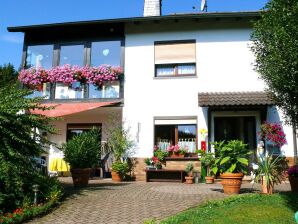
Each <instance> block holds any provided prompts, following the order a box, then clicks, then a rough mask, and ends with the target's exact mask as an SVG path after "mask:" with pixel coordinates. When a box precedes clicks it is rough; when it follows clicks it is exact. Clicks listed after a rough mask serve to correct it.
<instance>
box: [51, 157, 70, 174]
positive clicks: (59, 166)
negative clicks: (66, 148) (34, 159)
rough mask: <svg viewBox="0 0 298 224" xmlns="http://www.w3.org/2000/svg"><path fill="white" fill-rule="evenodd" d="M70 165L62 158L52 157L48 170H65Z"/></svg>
mask: <svg viewBox="0 0 298 224" xmlns="http://www.w3.org/2000/svg"><path fill="white" fill-rule="evenodd" d="M69 169H70V166H69V165H68V164H67V163H66V162H65V161H64V159H62V158H54V159H51V160H50V171H58V172H66V171H69Z"/></svg>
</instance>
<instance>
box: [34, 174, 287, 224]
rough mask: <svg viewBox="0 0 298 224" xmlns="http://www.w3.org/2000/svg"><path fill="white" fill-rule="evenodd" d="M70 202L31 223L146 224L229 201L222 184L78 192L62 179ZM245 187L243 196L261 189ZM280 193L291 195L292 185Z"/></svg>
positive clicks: (127, 185) (128, 185) (93, 185)
mask: <svg viewBox="0 0 298 224" xmlns="http://www.w3.org/2000/svg"><path fill="white" fill-rule="evenodd" d="M60 180H61V182H62V183H63V185H64V186H65V189H66V197H67V198H66V200H65V201H63V203H62V204H61V205H60V206H59V207H57V208H56V209H55V210H54V211H53V212H52V213H50V214H48V215H46V216H44V217H42V218H39V219H34V220H33V221H31V222H29V223H65V224H67V223H84V224H89V223H90V224H91V223H110V224H111V223H117V224H118V223H143V221H144V220H147V219H152V218H156V219H157V220H161V219H163V218H166V217H168V216H171V215H173V214H176V213H178V212H180V211H183V210H185V209H187V208H190V207H194V206H196V205H198V204H200V203H202V202H204V201H207V200H211V199H219V198H223V197H226V196H225V195H224V194H223V191H222V186H221V185H220V184H212V185H206V184H192V185H187V184H182V183H157V182H153V183H151V182H149V183H145V182H123V183H113V182H112V181H111V180H109V179H105V180H103V179H96V180H90V184H89V186H88V187H87V188H84V189H74V188H73V186H72V180H71V178H70V177H64V178H60ZM259 187H260V186H259V185H255V186H254V188H252V185H251V184H249V183H248V184H243V185H242V188H241V189H242V193H245V192H252V191H255V190H257V189H259ZM275 189H276V191H289V190H290V185H289V183H284V184H281V185H277V186H276V187H275Z"/></svg>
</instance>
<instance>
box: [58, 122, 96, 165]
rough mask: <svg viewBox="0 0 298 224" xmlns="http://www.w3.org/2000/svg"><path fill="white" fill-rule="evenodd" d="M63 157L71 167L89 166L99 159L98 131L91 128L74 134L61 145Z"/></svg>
mask: <svg viewBox="0 0 298 224" xmlns="http://www.w3.org/2000/svg"><path fill="white" fill-rule="evenodd" d="M62 150H63V152H64V159H65V161H66V162H68V163H69V165H70V166H71V168H91V167H94V166H95V165H96V164H97V163H98V161H99V159H100V131H99V129H97V128H93V129H92V130H90V131H88V132H84V133H82V134H81V135H78V136H75V137H74V138H73V139H71V140H69V141H68V142H66V143H64V144H63V146H62Z"/></svg>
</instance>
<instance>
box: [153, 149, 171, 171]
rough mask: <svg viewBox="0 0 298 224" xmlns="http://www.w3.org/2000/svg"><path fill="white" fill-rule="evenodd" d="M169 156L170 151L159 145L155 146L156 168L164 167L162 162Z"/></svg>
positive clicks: (154, 162) (154, 161)
mask: <svg viewBox="0 0 298 224" xmlns="http://www.w3.org/2000/svg"><path fill="white" fill-rule="evenodd" d="M167 156H168V152H166V151H163V150H161V149H159V148H157V147H154V149H153V157H152V161H153V164H154V165H155V167H156V169H162V163H164V162H165V158H166V157H167Z"/></svg>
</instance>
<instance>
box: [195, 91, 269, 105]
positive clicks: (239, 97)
mask: <svg viewBox="0 0 298 224" xmlns="http://www.w3.org/2000/svg"><path fill="white" fill-rule="evenodd" d="M273 104H274V103H273V101H272V100H271V99H270V98H269V96H268V94H267V93H265V92H208V93H199V106H201V107H212V106H248V105H273Z"/></svg>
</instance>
